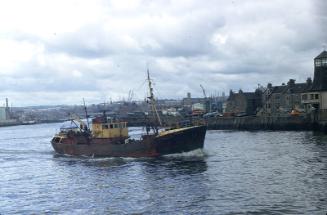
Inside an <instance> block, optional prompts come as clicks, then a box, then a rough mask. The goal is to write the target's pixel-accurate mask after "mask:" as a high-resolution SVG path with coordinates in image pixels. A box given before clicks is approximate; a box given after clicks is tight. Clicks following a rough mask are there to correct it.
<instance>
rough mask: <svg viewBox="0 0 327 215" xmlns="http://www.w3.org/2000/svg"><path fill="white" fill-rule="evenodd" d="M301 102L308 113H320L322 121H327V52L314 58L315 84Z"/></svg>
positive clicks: (304, 94) (303, 94) (303, 95)
mask: <svg viewBox="0 0 327 215" xmlns="http://www.w3.org/2000/svg"><path fill="white" fill-rule="evenodd" d="M301 101H302V104H303V105H304V107H305V109H306V112H308V113H310V112H315V113H319V114H318V115H319V117H320V119H327V51H323V52H322V53H320V54H319V55H318V56H317V57H315V58H314V78H313V84H312V87H311V88H310V89H308V90H307V91H306V92H304V93H302V95H301Z"/></svg>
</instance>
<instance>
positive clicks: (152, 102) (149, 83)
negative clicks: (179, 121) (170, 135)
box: [147, 68, 162, 126]
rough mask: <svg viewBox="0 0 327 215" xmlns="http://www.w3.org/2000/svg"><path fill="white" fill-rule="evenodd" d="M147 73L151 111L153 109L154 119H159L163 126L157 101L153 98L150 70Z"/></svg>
mask: <svg viewBox="0 0 327 215" xmlns="http://www.w3.org/2000/svg"><path fill="white" fill-rule="evenodd" d="M147 73H148V85H149V93H150V96H149V97H148V99H149V100H150V102H151V109H152V113H153V115H154V117H155V118H157V120H158V123H159V125H160V126H162V123H161V119H160V116H159V114H158V111H157V108H156V101H155V99H154V96H153V88H152V82H151V79H150V72H149V68H148V69H147Z"/></svg>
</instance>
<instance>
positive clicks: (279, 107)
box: [261, 78, 312, 115]
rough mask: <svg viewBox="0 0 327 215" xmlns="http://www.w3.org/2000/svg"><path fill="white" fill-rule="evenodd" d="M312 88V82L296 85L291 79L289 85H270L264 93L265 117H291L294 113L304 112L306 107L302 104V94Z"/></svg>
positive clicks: (308, 80)
mask: <svg viewBox="0 0 327 215" xmlns="http://www.w3.org/2000/svg"><path fill="white" fill-rule="evenodd" d="M311 86H312V80H311V79H310V78H308V79H307V81H306V83H295V80H294V79H290V80H289V81H288V82H287V84H282V85H280V86H272V84H270V83H269V84H268V85H267V88H266V90H265V91H264V93H263V97H262V100H263V103H264V105H263V109H262V111H261V113H262V114H263V115H289V114H290V113H291V112H292V111H297V112H303V111H304V105H303V104H302V103H301V94H302V93H304V92H306V91H307V90H308V89H310V87H311Z"/></svg>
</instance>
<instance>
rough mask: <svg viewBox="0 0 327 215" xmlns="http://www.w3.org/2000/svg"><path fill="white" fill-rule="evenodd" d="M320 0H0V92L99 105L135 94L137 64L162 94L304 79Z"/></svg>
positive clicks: (318, 47) (316, 45) (316, 46)
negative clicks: (203, 88) (110, 99)
mask: <svg viewBox="0 0 327 215" xmlns="http://www.w3.org/2000/svg"><path fill="white" fill-rule="evenodd" d="M326 7H327V5H326V4H325V1H322V0H314V1H311V0H298V1H297V2H296V3H294V1H291V0H287V1H285V0H277V1H262V0H250V1H240V0H233V1H223V0H208V1H205V2H201V1H196V0H180V1H171V0H169V1H167V0H157V1H152V0H130V1H120V0H119V1H118V0H117V1H116V0H111V1H105V0H82V1H81V0H79V1H77V0H59V1H48V0H31V1H18V0H12V1H5V0H0V59H1V61H0V77H1V80H2V84H1V86H0V92H1V93H0V96H1V97H11V100H12V101H13V102H14V103H15V104H17V105H28V104H30V105H32V104H59V103H60V104H63V103H78V102H79V101H80V100H81V98H80V97H81V96H83V97H86V96H89V97H90V98H92V99H90V100H92V101H94V102H96V101H99V102H102V101H103V99H104V98H107V99H108V98H110V97H111V98H113V99H119V98H122V97H126V96H127V94H128V91H129V90H130V89H132V90H134V91H135V96H136V98H138V99H143V97H144V95H145V92H144V91H145V89H144V88H145V87H144V86H143V87H142V83H143V82H144V79H145V71H146V67H147V65H149V67H150V70H151V73H152V76H153V78H154V79H155V82H156V87H157V92H158V93H160V95H159V96H160V97H162V98H177V97H183V96H184V95H186V93H187V92H188V91H190V92H191V93H192V94H193V95H194V96H202V93H201V89H200V88H199V85H200V84H202V85H203V86H205V88H206V89H207V91H208V93H209V94H210V92H217V91H225V92H228V91H229V89H234V90H238V89H240V88H243V89H244V90H253V89H254V88H255V87H256V86H257V84H258V83H261V84H263V85H265V84H266V83H267V82H273V84H280V83H281V82H287V80H288V79H289V78H295V79H297V81H304V80H305V79H306V78H307V77H308V76H312V75H313V74H312V73H313V70H312V66H313V65H312V59H313V58H314V57H315V56H316V55H318V54H319V53H320V51H322V44H323V43H326V38H327V36H326V26H327V21H326V17H327V16H326V13H325V11H326V10H327V8H326ZM325 9H326V10H325ZM82 94H83V95H82ZM1 97H0V99H1ZM28 98H30V99H28Z"/></svg>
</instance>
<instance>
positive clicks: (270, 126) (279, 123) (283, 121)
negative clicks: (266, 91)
mask: <svg viewBox="0 0 327 215" xmlns="http://www.w3.org/2000/svg"><path fill="white" fill-rule="evenodd" d="M206 122H207V125H208V129H219V130H225V129H235V130H279V131H310V130H312V131H324V132H327V123H326V122H324V121H319V122H314V121H312V120H311V118H309V117H305V116H274V117H271V116H244V117H217V118H210V119H207V120H206Z"/></svg>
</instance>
